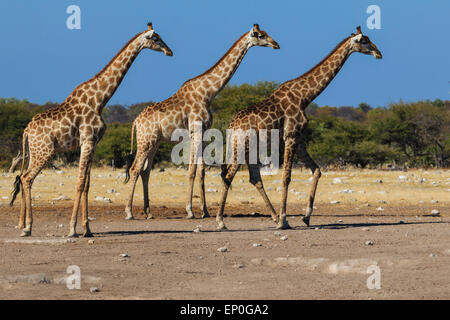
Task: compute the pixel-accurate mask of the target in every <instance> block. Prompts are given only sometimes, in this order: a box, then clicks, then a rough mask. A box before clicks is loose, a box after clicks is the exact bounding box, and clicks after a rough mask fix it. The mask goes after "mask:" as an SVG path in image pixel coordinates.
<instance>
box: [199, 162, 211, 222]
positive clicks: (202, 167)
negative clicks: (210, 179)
mask: <svg viewBox="0 0 450 320" xmlns="http://www.w3.org/2000/svg"><path fill="white" fill-rule="evenodd" d="M199 184H200V206H201V207H202V212H203V213H202V219H204V218H209V217H210V215H209V212H208V207H207V205H206V195H205V161H204V159H203V158H202V162H201V164H200V180H199Z"/></svg>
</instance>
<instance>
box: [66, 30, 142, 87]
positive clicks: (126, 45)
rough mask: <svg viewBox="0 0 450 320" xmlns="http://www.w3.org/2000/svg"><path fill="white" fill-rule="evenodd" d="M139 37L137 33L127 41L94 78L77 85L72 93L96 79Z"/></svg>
mask: <svg viewBox="0 0 450 320" xmlns="http://www.w3.org/2000/svg"><path fill="white" fill-rule="evenodd" d="M139 35H141V32H139V33H138V34H136V35H135V36H134V37H133V38H131V39H130V40H128V42H127V43H126V44H125V45H124V46H123V47H122V49H120V51H119V52H117V53H116V55H115V56H114V57H113V58H112V59H111V60H109V62H108V64H107V65H106V66H104V67H103V69H102V70H100V71H99V72H97V74H96V75H95V76H93V77H92V78H90V79H89V80H87V81H84V82H83V83H81V84H79V85H78V86H77V87H76V88H75V89H74V90H73V91H72V92H74V91H76V90H77V89H78V88H80V87H81V86H83V85H84V84H86V83H88V82H89V81H91V80H92V79H95V78H97V77H98V76H99V75H100V74H101V73H102V72H103V71H105V70H106V69H107V68H108V67H109V66H110V65H111V64H112V63H113V61H114V60H116V58H117V57H118V56H119V55H120V54H121V53H122V52H123V51H124V50H125V48H126V47H128V45H129V44H130V43H131V42H133V41H134V40H135V39H136V38H137V37H138V36H139Z"/></svg>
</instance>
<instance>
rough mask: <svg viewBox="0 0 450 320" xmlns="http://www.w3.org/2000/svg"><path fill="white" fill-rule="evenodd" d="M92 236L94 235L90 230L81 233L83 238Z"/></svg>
mask: <svg viewBox="0 0 450 320" xmlns="http://www.w3.org/2000/svg"><path fill="white" fill-rule="evenodd" d="M92 237H94V235H93V234H92V232H90V231H88V232H85V233H83V238H92Z"/></svg>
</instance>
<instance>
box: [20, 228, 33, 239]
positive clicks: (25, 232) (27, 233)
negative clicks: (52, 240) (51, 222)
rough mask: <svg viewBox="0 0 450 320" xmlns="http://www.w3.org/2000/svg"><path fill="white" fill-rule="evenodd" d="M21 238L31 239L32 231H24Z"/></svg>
mask: <svg viewBox="0 0 450 320" xmlns="http://www.w3.org/2000/svg"><path fill="white" fill-rule="evenodd" d="M20 236H21V237H30V236H31V230H23V231H22V233H21V234H20Z"/></svg>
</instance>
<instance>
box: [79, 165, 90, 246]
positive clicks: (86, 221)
mask: <svg viewBox="0 0 450 320" xmlns="http://www.w3.org/2000/svg"><path fill="white" fill-rule="evenodd" d="M91 166H92V160H91V162H90V164H89V169H88V171H87V178H86V183H85V186H84V189H83V194H82V201H81V212H82V217H83V227H84V233H83V237H85V238H90V237H93V235H92V232H91V229H90V228H89V216H88V195H89V186H90V182H91Z"/></svg>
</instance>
